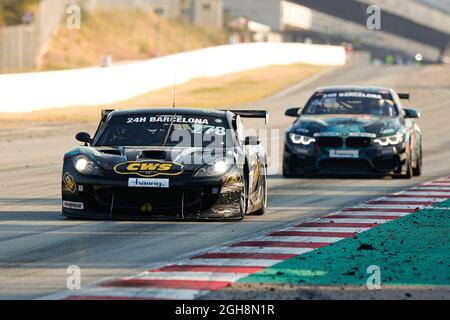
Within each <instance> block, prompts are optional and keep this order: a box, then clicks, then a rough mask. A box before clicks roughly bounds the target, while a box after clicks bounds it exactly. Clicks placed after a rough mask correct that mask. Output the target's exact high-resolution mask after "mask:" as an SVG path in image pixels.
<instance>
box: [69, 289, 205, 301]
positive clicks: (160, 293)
mask: <svg viewBox="0 0 450 320" xmlns="http://www.w3.org/2000/svg"><path fill="white" fill-rule="evenodd" d="M208 292H209V291H206V290H191V289H159V288H158V289H156V288H145V289H143V288H142V289H137V288H136V289H135V288H118V287H111V288H101V287H97V288H93V289H88V290H83V291H77V292H76V293H75V292H73V291H72V292H70V293H69V294H67V295H66V296H65V297H66V298H70V297H71V296H82V297H85V296H88V297H93V298H95V297H112V298H114V297H115V298H121V297H127V298H130V299H132V298H140V299H152V298H153V299H173V300H193V299H195V298H197V297H199V296H201V295H204V294H207V293H208ZM63 299H64V298H63Z"/></svg>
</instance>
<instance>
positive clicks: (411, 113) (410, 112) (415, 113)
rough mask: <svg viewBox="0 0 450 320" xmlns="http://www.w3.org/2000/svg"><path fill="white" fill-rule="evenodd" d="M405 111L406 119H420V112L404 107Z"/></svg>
mask: <svg viewBox="0 0 450 320" xmlns="http://www.w3.org/2000/svg"><path fill="white" fill-rule="evenodd" d="M403 111H405V119H418V118H420V112H418V111H417V110H414V109H403Z"/></svg>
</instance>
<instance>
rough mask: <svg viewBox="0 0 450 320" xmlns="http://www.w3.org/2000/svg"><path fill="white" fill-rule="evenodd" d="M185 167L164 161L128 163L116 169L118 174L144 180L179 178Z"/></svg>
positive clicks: (117, 166) (121, 164)
mask: <svg viewBox="0 0 450 320" xmlns="http://www.w3.org/2000/svg"><path fill="white" fill-rule="evenodd" d="M183 169H184V167H183V165H181V164H179V163H175V162H164V161H156V160H153V161H139V162H138V161H128V162H123V163H119V164H118V165H116V166H115V167H114V172H115V173H117V174H126V175H137V176H139V177H144V178H153V177H156V176H177V175H180V174H182V173H183Z"/></svg>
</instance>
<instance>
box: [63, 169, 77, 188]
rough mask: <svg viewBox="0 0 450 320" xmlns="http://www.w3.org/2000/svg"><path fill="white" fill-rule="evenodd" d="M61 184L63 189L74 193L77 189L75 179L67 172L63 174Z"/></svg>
mask: <svg viewBox="0 0 450 320" xmlns="http://www.w3.org/2000/svg"><path fill="white" fill-rule="evenodd" d="M63 184H64V191H67V192H70V193H75V191H77V184H76V183H75V180H73V177H72V176H71V175H70V174H69V173H67V172H66V173H65V174H64V176H63Z"/></svg>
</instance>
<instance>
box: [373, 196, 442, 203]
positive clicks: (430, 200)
mask: <svg viewBox="0 0 450 320" xmlns="http://www.w3.org/2000/svg"><path fill="white" fill-rule="evenodd" d="M374 201H389V202H441V201H444V199H443V198H396V197H389V196H387V197H384V198H378V199H377V200H374Z"/></svg>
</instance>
